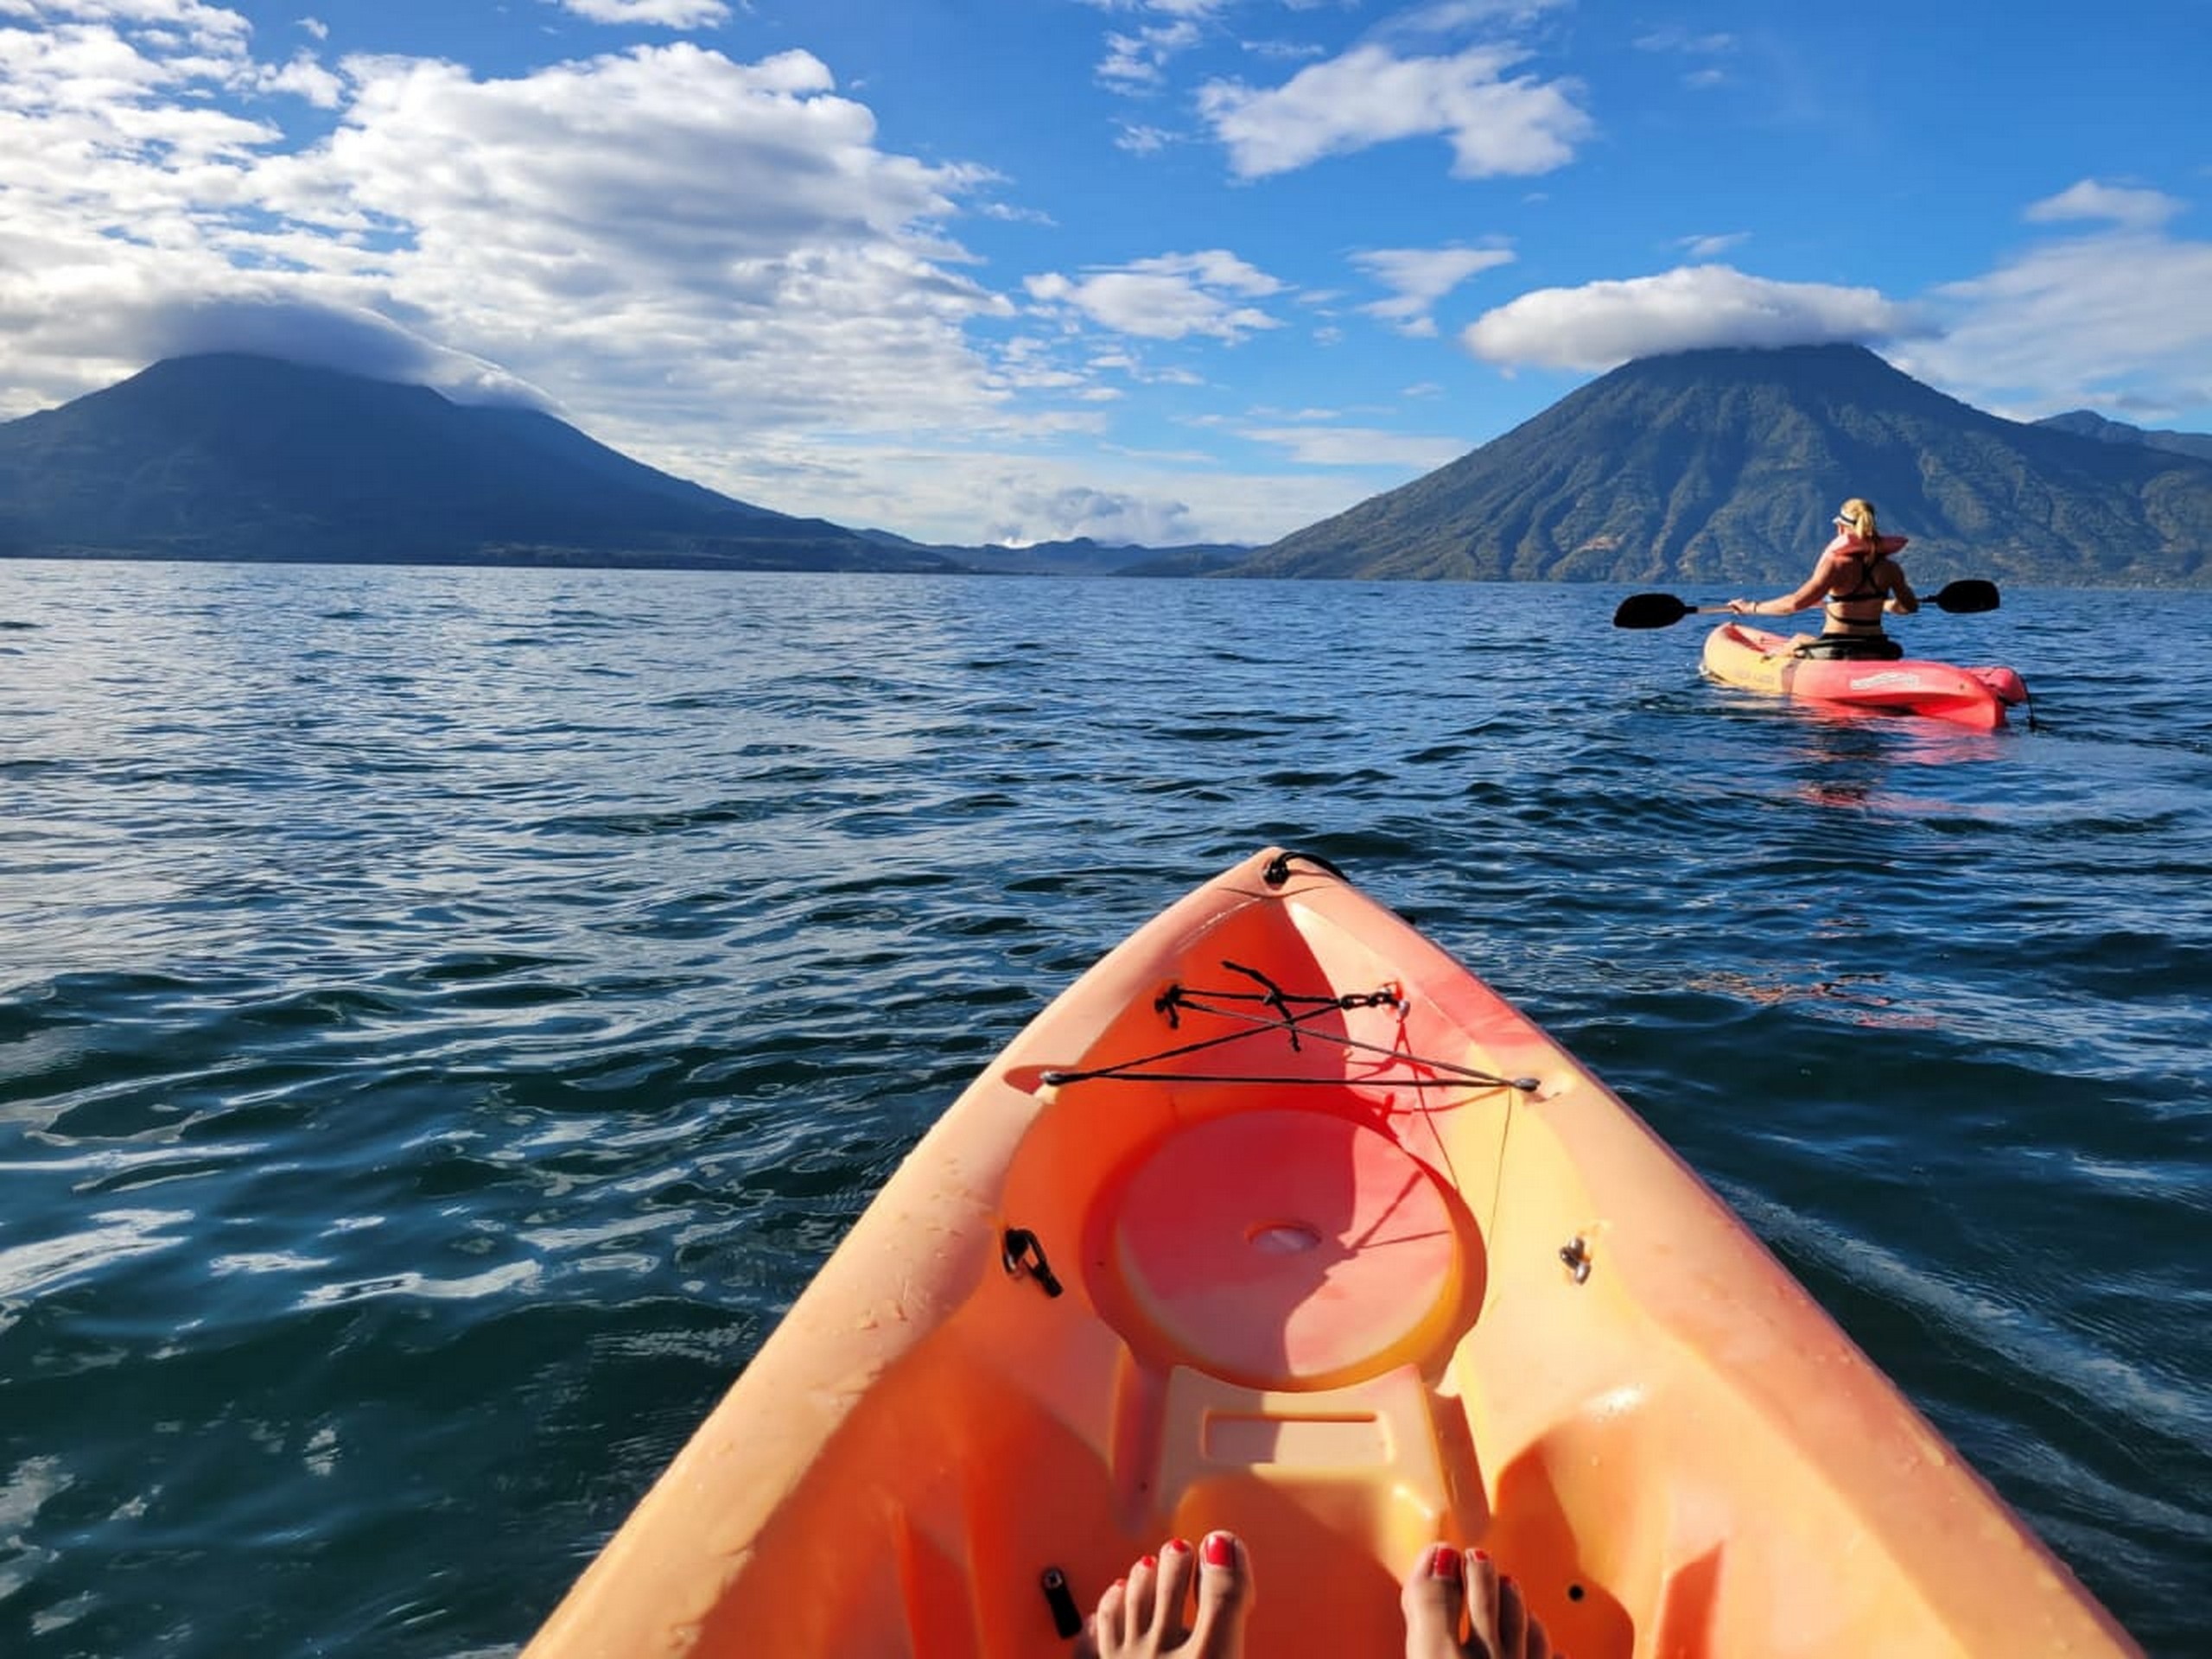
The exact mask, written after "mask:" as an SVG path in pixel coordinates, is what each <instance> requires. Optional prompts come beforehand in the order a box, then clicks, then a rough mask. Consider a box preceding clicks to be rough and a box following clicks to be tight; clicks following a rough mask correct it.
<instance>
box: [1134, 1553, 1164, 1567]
mask: <svg viewBox="0 0 2212 1659" xmlns="http://www.w3.org/2000/svg"><path fill="white" fill-rule="evenodd" d="M1137 1565H1138V1566H1139V1567H1158V1566H1159V1565H1160V1562H1159V1560H1157V1559H1156V1558H1155V1557H1154V1556H1150V1555H1147V1556H1146V1557H1145V1558H1144V1559H1143V1560H1140V1561H1139V1562H1138V1563H1137Z"/></svg>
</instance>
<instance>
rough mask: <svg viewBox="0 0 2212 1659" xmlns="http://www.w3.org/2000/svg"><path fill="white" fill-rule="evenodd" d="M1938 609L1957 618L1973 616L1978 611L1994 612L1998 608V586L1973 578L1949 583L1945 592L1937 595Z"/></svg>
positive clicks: (1945, 586) (1945, 587) (1944, 589)
mask: <svg viewBox="0 0 2212 1659" xmlns="http://www.w3.org/2000/svg"><path fill="white" fill-rule="evenodd" d="M1996 608H1997V584H1996V583H1995V582H1981V581H1979V580H1977V579H1975V578H1974V577H1972V576H1969V577H1967V578H1966V579H1964V580H1963V581H1960V582H1948V583H1946V584H1945V585H1944V588H1943V591H1942V593H1940V594H1936V609H1937V610H1939V611H1948V612H1950V613H1952V614H1953V615H1955V616H1971V615H1973V614H1974V613H1976V612H1978V611H1993V610H1995V609H1996Z"/></svg>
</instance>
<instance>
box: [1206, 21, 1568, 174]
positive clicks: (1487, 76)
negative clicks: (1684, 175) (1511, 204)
mask: <svg viewBox="0 0 2212 1659" xmlns="http://www.w3.org/2000/svg"><path fill="white" fill-rule="evenodd" d="M1526 55H1527V54H1525V53H1523V52H1522V51H1520V50H1518V49H1517V48H1510V47H1476V48H1469V49H1468V50H1466V51H1464V52H1459V53H1457V54H1453V55H1452V56H1449V57H1413V58H1401V57H1398V56H1396V55H1395V54H1393V53H1392V52H1391V51H1390V50H1389V48H1386V47H1383V46H1377V45H1365V46H1360V47H1356V48H1353V49H1352V50H1351V51H1350V52H1348V53H1346V54H1344V55H1343V56H1342V57H1338V58H1333V59H1332V60H1329V61H1328V62H1326V63H1319V64H1315V65H1313V66H1312V67H1309V68H1306V69H1302V70H1300V72H1299V73H1297V74H1296V75H1294V76H1293V77H1292V78H1291V79H1289V80H1288V81H1287V82H1286V83H1284V84H1283V85H1282V86H1279V87H1276V88H1274V89H1273V90H1271V91H1254V90H1253V89H1252V88H1250V87H1249V86H1244V85H1243V84H1242V83H1240V82H1236V81H1220V80H1217V81H1210V82H1208V83H1207V84H1206V86H1204V87H1202V88H1201V89H1200V91H1199V93H1198V107H1199V109H1200V111H1201V112H1202V113H1203V114H1204V115H1205V118H1207V119H1208V120H1209V121H1211V123H1212V124H1213V130H1214V136H1215V137H1217V138H1218V139H1220V141H1221V142H1222V143H1224V145H1226V146H1227V147H1228V149H1229V153H1230V166H1231V168H1233V169H1234V170H1235V171H1236V174H1237V175H1239V176H1240V177H1243V178H1248V179H1253V178H1263V177H1266V176H1268V175H1271V174H1276V173H1286V172H1289V171H1291V170H1293V169H1294V168H1301V167H1305V166H1307V165H1310V164H1311V163H1313V162H1317V161H1319V160H1321V159H1322V158H1323V157H1325V156H1341V155H1347V154H1350V153H1351V152H1353V151H1357V150H1361V149H1369V148H1370V147H1372V146H1374V145H1376V144H1382V143H1390V142H1392V141H1394V140H1397V139H1403V138H1414V137H1428V136H1438V137H1447V138H1448V139H1449V140H1450V141H1451V143H1452V173H1453V174H1454V175H1456V176H1458V177H1460V178H1484V177H1491V176H1495V175H1528V174H1536V173H1548V172H1550V171H1551V170H1552V169H1554V168H1559V167H1563V166H1565V165H1566V164H1567V162H1569V161H1571V160H1573V156H1574V147H1575V145H1576V144H1577V143H1580V141H1581V140H1582V139H1584V138H1586V137H1588V136H1589V135H1590V133H1591V132H1592V130H1593V128H1592V122H1591V120H1590V118H1589V116H1588V115H1586V113H1585V112H1584V111H1582V109H1581V108H1580V105H1577V104H1576V102H1575V98H1576V95H1577V93H1578V92H1579V91H1580V88H1579V87H1578V86H1576V85H1575V84H1574V83H1573V82H1572V81H1568V80H1554V81H1539V80H1536V79H1532V78H1530V77H1528V76H1520V77H1516V78H1513V79H1507V78H1506V72H1507V71H1508V70H1510V69H1511V68H1512V67H1514V66H1515V65H1516V63H1518V62H1520V61H1521V60H1522V58H1524V57H1525V56H1526Z"/></svg>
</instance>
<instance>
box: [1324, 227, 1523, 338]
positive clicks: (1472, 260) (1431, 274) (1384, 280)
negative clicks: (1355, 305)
mask: <svg viewBox="0 0 2212 1659" xmlns="http://www.w3.org/2000/svg"><path fill="white" fill-rule="evenodd" d="M1513 257H1514V256H1513V253H1512V251H1510V249H1506V248H1462V247H1448V248H1371V249H1369V250H1367V251H1364V252H1361V253H1355V254H1353V255H1352V257H1351V260H1352V264H1356V265H1357V266H1358V267H1359V268H1360V269H1361V270H1363V271H1365V272H1366V273H1367V274H1368V275H1369V276H1370V277H1373V278H1374V279H1375V280H1376V282H1378V283H1381V284H1382V285H1383V287H1385V288H1388V289H1393V290H1395V292H1394V293H1393V295H1392V296H1391V297H1390V298H1389V299H1387V300H1377V301H1376V302H1373V303H1372V304H1370V305H1365V306H1363V307H1361V309H1362V310H1363V311H1365V312H1366V313H1367V314H1368V315H1370V316H1375V317H1380V318H1382V319H1383V321H1385V322H1388V323H1389V324H1390V325H1391V326H1392V327H1395V328H1397V329H1399V330H1400V331H1401V332H1402V333H1405V334H1412V335H1415V336H1419V337H1427V336H1428V335H1432V334H1434V333H1435V332H1436V323H1435V321H1434V319H1433V318H1432V317H1431V316H1430V315H1429V313H1430V312H1431V311H1432V310H1433V308H1435V305H1436V302H1438V301H1439V300H1440V299H1442V298H1443V297H1444V296H1446V294H1449V293H1450V292H1451V291H1452V289H1455V288H1457V287H1459V284H1460V283H1464V282H1465V281H1466V280H1467V278H1468V277H1473V276H1476V275H1478V273H1480V272H1482V271H1485V270H1495V269H1496V268H1497V267H1498V266H1500V265H1508V264H1512V263H1513Z"/></svg>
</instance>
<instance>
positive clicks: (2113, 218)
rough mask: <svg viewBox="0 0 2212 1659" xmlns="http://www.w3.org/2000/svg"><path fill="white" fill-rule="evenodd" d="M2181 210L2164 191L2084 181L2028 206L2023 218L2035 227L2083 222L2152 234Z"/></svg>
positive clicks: (2178, 204) (2177, 202)
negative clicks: (2076, 221) (2109, 224)
mask: <svg viewBox="0 0 2212 1659" xmlns="http://www.w3.org/2000/svg"><path fill="white" fill-rule="evenodd" d="M2181 210H2182V203H2180V202H2179V201H2177V200H2175V199H2174V198H2173V197H2171V196H2170V195H2167V194H2165V193H2164V192H2163V191H2159V190H2141V189H2130V188H2126V187H2124V186H2119V185H2109V184H2100V183H2099V182H2098V181H2096V180H2094V179H2084V180H2082V181H2081V182H2080V183H2079V184H2076V185H2074V186H2073V187H2071V188H2069V189H2065V190H2062V191H2060V192H2059V193H2058V194H2056V195H2055V196H2049V197H2046V198H2045V199H2044V200H2041V201H2038V202H2034V203H2031V204H2030V206H2029V207H2028V209H2027V212H2026V213H2025V214H2024V215H2023V217H2024V218H2025V219H2027V220H2028V221H2029V222H2030V223H2031V224H2037V225H2049V224H2056V223H2060V222H2063V221H2066V220H2069V219H2102V220H2105V221H2107V222H2108V223H2111V224H2113V225H2123V226H2128V227H2130V228H2131V229H2135V230H2155V229H2156V228H2157V227H2158V226H2161V225H2163V224H2164V223H2165V222H2166V221H2167V220H2168V219H2171V218H2172V217H2173V216H2174V215H2175V214H2176V213H2179V212H2181Z"/></svg>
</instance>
